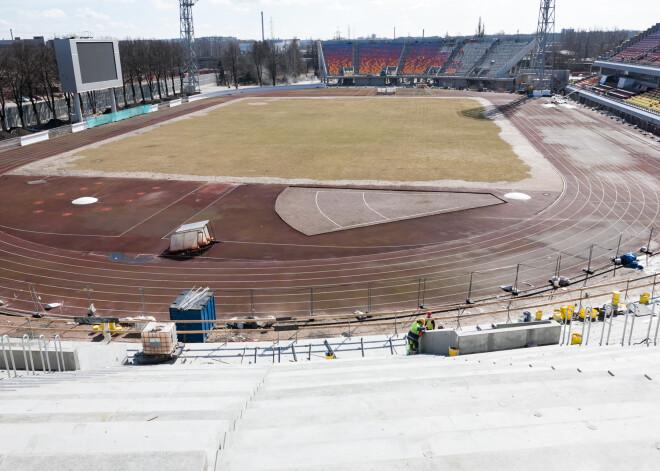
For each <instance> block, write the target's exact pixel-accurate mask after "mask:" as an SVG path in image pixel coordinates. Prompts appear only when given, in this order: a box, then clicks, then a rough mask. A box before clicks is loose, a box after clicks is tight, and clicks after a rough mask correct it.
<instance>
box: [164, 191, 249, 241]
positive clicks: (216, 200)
mask: <svg viewBox="0 0 660 471" xmlns="http://www.w3.org/2000/svg"><path fill="white" fill-rule="evenodd" d="M239 186H240V185H235V186H232V187H231V188H229V189H228V190H227V191H225V192H224V193H222V194H221V195H220V196H218V197H217V198H216V199H215V200H213V201H212V202H211V203H209V204H207V205H206V206H204V207H203V208H202V209H200V210H199V211H197V212H196V213H195V214H193V215H192V216H190V217H189V218H188V219H186V220H185V221H183V224H186V223H187V222H188V221H190V220H191V219H192V218H194V217H195V216H197V215H198V214H199V213H201V212H204V211H206V210H207V209H208V208H209V207H211V206H213V205H214V204H215V203H217V202H218V201H220V200H221V199H222V198H224V197H225V196H227V195H228V194H229V193H231V192H232V191H234V190H235V189H236V188H238V187H239ZM200 188H201V187H200ZM181 225H182V224H179V225H178V226H177V227H176V228H174V229H172V230H171V231H170V232H168V233H167V234H165V235H164V236H163V237H161V240H165V239H167V238H168V237H169V236H170V234H172V233H173V232H174V231H176V230H177V229H178V228H179V227H180V226H181Z"/></svg>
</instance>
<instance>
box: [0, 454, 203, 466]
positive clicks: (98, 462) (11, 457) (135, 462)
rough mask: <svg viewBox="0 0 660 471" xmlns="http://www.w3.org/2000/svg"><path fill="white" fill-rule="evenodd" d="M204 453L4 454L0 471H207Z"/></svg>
mask: <svg viewBox="0 0 660 471" xmlns="http://www.w3.org/2000/svg"><path fill="white" fill-rule="evenodd" d="M208 462H209V460H208V456H207V453H206V452H204V451H171V450H169V451H156V450H151V451H136V452H126V451H121V450H108V451H102V452H97V453H89V452H84V451H76V452H72V453H36V452H35V453H15V452H11V453H6V454H1V453H0V471H16V470H19V469H26V470H27V469H66V470H67V471H89V470H90V469H93V470H95V471H116V470H119V469H120V470H122V471H163V470H168V469H182V470H184V469H185V470H190V471H207V469H208Z"/></svg>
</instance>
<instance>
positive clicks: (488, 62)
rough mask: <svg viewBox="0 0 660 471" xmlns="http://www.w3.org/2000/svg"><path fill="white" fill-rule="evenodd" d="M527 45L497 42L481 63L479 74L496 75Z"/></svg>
mask: <svg viewBox="0 0 660 471" xmlns="http://www.w3.org/2000/svg"><path fill="white" fill-rule="evenodd" d="M526 45H527V43H517V42H497V43H496V44H494V45H493V46H492V47H491V48H490V49H489V50H488V54H487V55H486V57H485V58H484V60H483V61H482V62H481V64H479V67H480V68H481V71H480V73H479V75H482V76H486V77H492V76H494V75H495V74H496V73H497V72H499V71H500V69H502V67H504V66H505V65H506V64H507V63H508V62H509V61H510V60H511V58H512V57H514V56H515V55H516V54H518V52H520V51H521V50H522V48H524V47H525V46H526Z"/></svg>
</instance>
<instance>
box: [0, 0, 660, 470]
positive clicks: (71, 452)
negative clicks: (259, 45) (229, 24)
mask: <svg viewBox="0 0 660 471" xmlns="http://www.w3.org/2000/svg"><path fill="white" fill-rule="evenodd" d="M185 3H186V2H185V1H184V0H182V1H181V9H182V10H181V11H182V13H181V16H182V22H183V21H184V20H183V18H184V16H185V15H184V14H183V11H184V4H185ZM194 3H195V2H191V4H190V5H187V8H192V5H193V4H194ZM547 4H552V10H553V13H552V14H553V16H554V2H547V1H541V10H542V11H543V8H544V5H545V6H546V9H547V7H548V5H547ZM546 13H547V11H546ZM189 21H192V19H191V18H190V19H189ZM553 21H554V19H553ZM547 24H548V21H547V18H546V21H545V26H546V27H547ZM659 28H660V26H659V25H655V26H653V27H651V28H649V29H648V30H646V31H643V32H642V33H640V34H639V35H637V36H635V37H633V38H631V39H630V40H628V41H626V42H625V43H623V44H621V45H619V46H618V47H617V48H616V49H615V50H613V51H611V52H609V53H608V54H606V55H605V56H603V57H600V58H598V59H597V60H596V61H595V62H594V64H593V66H594V67H593V69H592V72H593V73H592V74H591V75H590V76H588V77H584V78H581V79H578V80H570V79H569V74H568V71H558V70H552V69H550V70H547V69H544V67H543V64H541V65H539V57H541V61H543V60H544V57H545V55H546V54H547V52H546V51H545V49H543V50H542V51H541V52H539V48H544V47H545V46H542V44H545V40H544V36H543V35H542V34H540V33H539V34H537V36H536V37H534V38H533V39H530V40H510V39H497V38H493V39H486V38H480V37H473V38H467V39H460V40H455V39H438V38H430V39H419V40H416V41H413V42H396V41H389V40H366V41H358V40H354V41H349V40H330V41H322V42H319V43H318V47H317V50H318V60H319V64H320V67H319V70H320V74H319V81H318V82H316V83H312V84H302V85H279V86H273V87H255V88H247V87H246V88H242V89H240V90H239V89H238V87H237V89H236V90H231V89H229V90H227V89H226V88H224V89H219V87H216V86H209V87H207V88H204V87H202V89H201V93H197V94H190V95H189V96H182V97H181V98H179V99H178V100H173V101H171V102H169V103H161V104H158V105H157V104H154V105H145V106H143V107H140V111H135V110H136V108H132V109H133V110H134V111H133V112H132V113H131V114H132V116H131V117H130V118H129V117H128V116H123V115H122V116H121V118H119V115H120V114H121V113H123V112H124V111H126V110H117V109H115V110H114V111H113V112H112V113H110V114H108V115H101V117H88V118H87V119H86V120H85V119H82V118H83V116H82V113H80V118H81V121H80V123H78V127H79V129H78V128H76V126H77V125H76V124H72V125H71V126H70V128H69V131H68V132H62V133H61V135H58V136H54V135H52V134H53V133H48V132H46V133H45V134H43V133H35V134H34V135H32V136H28V137H27V138H21V139H22V140H23V141H22V142H21V143H17V144H16V145H13V144H11V143H9V144H4V143H0V182H1V183H0V196H1V197H2V201H3V204H2V206H0V302H1V303H0V315H2V318H1V322H0V329H1V330H0V333H1V334H2V335H3V337H2V352H3V355H2V356H0V361H3V363H2V364H0V368H1V369H0V373H1V374H2V380H1V381H0V397H2V398H3V401H1V403H2V406H0V422H2V423H5V424H7V427H6V429H5V430H4V431H2V432H0V437H1V438H2V439H1V440H0V443H4V445H0V470H3V469H34V468H35V467H36V466H41V465H44V464H46V463H50V464H54V465H55V466H56V467H60V468H62V469H78V468H80V469H82V467H83V466H85V468H87V467H88V466H90V465H93V466H96V467H98V468H101V469H117V467H121V469H156V468H159V469H163V468H164V469H204V470H206V469H239V468H240V469H373V468H376V467H378V468H385V469H401V468H406V467H413V466H414V467H419V468H421V469H438V468H443V467H449V466H453V467H458V469H475V468H477V467H480V468H484V469H523V467H524V468H525V469H527V468H528V467H529V466H532V465H534V466H536V467H539V468H540V469H548V470H549V469H557V468H558V467H565V466H572V465H574V464H576V463H577V464H579V465H583V466H593V467H594V469H622V468H626V467H633V466H634V467H635V468H639V469H654V466H655V465H652V463H653V462H657V461H658V459H657V458H658V449H659V448H658V443H660V441H659V440H660V436H659V435H658V432H657V431H656V430H657V428H656V427H655V426H653V423H657V422H656V419H658V418H659V417H660V416H659V415H658V414H659V413H660V410H658V401H657V397H658V396H657V392H658V391H657V379H658V377H659V375H658V372H659V370H658V366H657V359H658V353H657V351H656V350H657V349H655V348H651V347H655V346H656V344H657V336H658V325H659V319H660V313H658V312H657V311H658V309H657V303H658V299H659V298H658V288H657V286H656V276H657V273H658V262H657V259H656V257H655V255H654V254H655V253H656V252H657V251H658V250H659V247H660V244H659V242H658V239H657V232H655V231H657V223H658V220H659V214H660V184H659V180H660V138H659V136H660V114H659V110H660V96H659V95H658V93H659V92H658V90H660V67H659V66H660V56H658V54H659V53H660V52H659V51H660V33H659V31H660V30H659ZM539 29H541V27H539ZM182 31H183V29H182ZM67 41H71V42H70V43H69V44H70V45H68V46H67V47H69V48H74V47H78V48H80V51H84V49H85V47H86V46H85V45H84V44H85V41H87V40H82V41H80V42H76V40H67ZM81 44H82V46H81ZM104 44H112V42H107V43H104ZM110 50H111V51H112V49H110ZM115 50H116V51H118V49H117V48H115ZM68 54H69V56H68V57H70V58H73V57H75V56H76V54H71V51H70V50H69V52H68ZM117 54H118V52H117ZM80 55H81V56H82V55H83V54H82V52H81V54H80ZM539 55H540V56H539ZM58 61H59V57H58ZM72 64H75V62H72ZM76 67H77V69H76ZM108 67H110V66H108ZM539 67H540V68H541V70H544V72H543V73H541V75H540V76H539ZM73 69H76V70H75V73H76V74H79V73H80V71H81V70H82V73H83V75H84V73H85V69H84V65H83V64H82V62H81V63H80V64H79V65H77V66H76V65H72V76H73V74H74V71H73ZM108 70H109V72H108V73H109V74H110V75H112V74H113V73H114V72H113V70H114V69H112V67H110V68H109V69H108ZM119 72H121V71H120V70H119ZM99 73H100V72H99ZM544 74H545V75H544ZM119 76H121V73H119ZM76 77H78V76H77V75H76ZM99 77H100V78H98V79H94V81H97V82H103V83H106V82H105V77H102V76H101V75H99ZM189 77H193V76H192V75H190V76H189ZM544 77H545V78H544ZM119 80H120V81H121V79H119ZM189 80H190V82H189V83H188V85H194V83H193V79H192V78H190V79H189ZM74 82H75V83H74ZM88 83H89V80H88V81H85V80H84V79H83V80H78V78H76V80H73V79H72V83H71V85H70V86H71V87H73V88H76V89H77V90H83V88H84V86H85V85H86V84H88ZM63 84H64V80H63ZM112 86H115V87H117V88H119V87H121V85H112ZM100 88H102V87H99V89H100ZM172 88H173V89H174V82H172ZM183 88H184V83H183V81H182V82H181V91H182V95H183ZM516 92H518V93H516ZM124 93H126V90H125V89H124ZM115 96H116V95H115ZM134 96H136V95H134ZM124 98H125V96H124ZM77 99H78V98H77ZM127 103H128V101H127V100H125V101H124V105H126V104H127ZM77 106H78V107H79V106H80V104H79V103H78V104H77ZM113 106H116V104H114V100H113ZM142 108H144V109H142ZM126 109H127V110H128V107H126ZM78 111H80V110H79V109H78ZM103 116H111V118H107V119H106V120H105V121H102V120H103ZM115 116H116V117H117V119H115ZM124 118H126V119H124ZM200 228H202V229H200ZM190 230H193V231H199V230H201V231H202V232H199V233H198V232H194V240H195V241H196V242H194V243H193V244H192V245H186V244H188V239H185V237H184V236H182V238H179V239H177V237H178V234H183V233H184V232H185V231H190ZM203 231H207V232H203ZM202 233H203V234H205V237H204V240H203V242H202V243H199V241H200V240H201V239H198V234H202ZM182 241H183V242H182ZM178 243H183V245H182V246H181V247H183V249H182V250H181V248H180V247H179V246H177V245H176V244H178ZM175 247H176V248H175ZM630 254H632V255H630ZM632 256H634V258H630V257H632ZM626 257H629V258H626ZM637 262H639V263H637ZM640 263H641V264H642V265H643V266H642V265H640ZM635 268H640V270H636V269H635ZM560 282H561V284H560ZM613 291H614V292H616V293H618V294H616V301H615V299H614V298H611V297H612V292H613ZM209 293H210V294H209ZM621 293H625V294H622V299H621V303H620V302H619V294H621ZM208 296H210V298H209V297H208ZM610 298H611V300H610ZM203 299H206V300H207V301H205V304H203V307H200V308H199V311H200V312H201V313H202V314H201V315H202V317H194V316H193V317H185V312H184V311H187V310H188V309H190V306H191V305H193V304H196V303H200V302H201V301H200V300H203ZM209 299H210V300H211V301H208V300H209ZM637 299H639V301H637ZM623 301H625V303H623ZM626 305H627V307H626ZM200 306H201V305H200ZM210 306H212V310H213V315H212V317H204V315H205V314H204V312H205V310H206V309H209V308H210ZM560 306H561V307H560ZM601 306H602V307H601ZM532 311H536V312H537V314H536V316H537V317H536V320H537V322H530V321H531V316H533V315H532V314H531V312H532ZM427 312H429V315H432V316H433V318H434V319H435V320H436V321H437V322H438V323H439V324H440V325H442V324H444V329H436V330H435V331H429V332H426V333H425V334H424V337H422V341H421V346H420V347H419V348H420V353H421V354H419V355H414V356H407V355H405V352H406V347H408V345H409V344H408V342H409V337H406V334H407V333H408V330H409V328H410V324H411V323H412V322H414V321H415V320H416V319H417V318H419V317H420V315H421V316H425V315H426V313H427ZM592 312H593V315H592V314H591V313H592ZM197 314H199V312H197V311H196V314H194V315H197ZM179 315H181V316H183V317H175V316H179ZM519 316H521V317H520V320H521V322H515V319H516V318H518V317H519ZM85 318H88V319H87V320H85ZM635 319H637V321H636V320H635ZM174 321H176V324H174V323H173V322H174ZM194 321H196V322H194ZM202 321H203V322H202ZM636 322H637V323H636ZM120 323H121V325H122V326H121V327H120V326H119V324H120ZM153 324H158V325H160V327H158V329H160V330H158V329H156V330H153V331H149V330H148V329H149V327H147V326H149V325H151V326H152V327H151V328H154V327H153ZM92 325H94V327H93V328H92V327H91V326H92ZM174 325H176V328H175V331H174V332H175V333H174V337H173V339H174V340H173V342H171V344H170V343H168V344H167V345H169V347H171V349H172V351H173V350H175V348H174V347H175V346H176V344H177V338H176V336H177V332H178V334H179V336H180V338H179V340H181V339H183V341H184V342H185V347H181V349H180V350H179V351H178V353H177V354H176V356H168V355H171V352H170V351H169V350H167V349H165V347H163V350H162V351H161V350H159V349H158V348H160V347H161V341H162V339H163V337H162V336H159V337H158V342H157V345H158V348H156V349H154V350H153V351H151V350H149V348H151V347H153V346H154V345H156V343H154V341H153V340H149V337H150V336H149V335H146V333H147V332H149V333H151V334H153V335H151V337H154V336H155V335H156V334H155V333H156V332H157V331H158V333H157V335H161V333H162V332H165V330H167V329H171V327H172V326H174ZM163 326H166V327H163ZM167 326H169V327H167ZM154 329H155V328H154ZM167 332H168V333H167V335H170V334H169V332H170V331H169V330H168V331H167ZM521 332H523V334H520V333H521ZM449 335H452V336H453V337H451V340H448V339H449V338H450V337H448V336H449ZM483 336H486V337H487V338H486V337H483ZM546 336H549V337H546ZM299 337H300V338H299ZM482 337H483V338H482ZM548 338H550V340H548ZM51 339H52V340H51ZM145 339H146V340H145ZM576 339H577V340H576ZM62 341H64V342H62ZM140 342H142V343H140ZM168 342H169V339H168ZM448 342H449V343H448ZM63 343H64V349H63V348H62V344H63ZM90 345H91V346H90ZM542 345H546V346H544V347H541V346H542ZM537 346H538V348H536V347H537ZM97 347H98V348H97ZM140 347H142V350H141V349H140ZM521 347H535V348H521ZM101 349H105V350H101ZM448 349H449V350H448ZM459 351H460V356H458V352H459ZM150 352H151V356H152V357H157V356H159V355H160V356H161V357H164V356H166V357H167V358H160V360H163V361H165V364H164V365H140V366H138V363H139V362H138V360H139V359H144V357H145V356H147V357H148V356H149V354H150ZM28 359H29V361H28ZM328 360H333V361H328ZM30 365H31V366H30ZM55 365H56V366H55ZM127 365H130V366H127ZM17 370H18V373H17ZM576 370H577V372H576ZM411 384H414V385H415V386H416V387H415V388H411V387H410V385H411ZM425 401H428V402H430V403H432V404H433V406H434V407H433V408H432V410H430V411H429V412H428V414H426V416H423V417H420V416H419V415H418V414H417V412H414V411H413V410H411V409H414V410H415V411H417V410H418V409H419V408H420V404H425ZM424 407H425V406H424ZM10 429H11V430H10ZM106 434H109V435H106ZM104 435H105V436H106V437H107V436H110V437H112V439H111V440H110V441H108V440H107V439H105V438H104ZM55 437H57V438H55ZM559 437H563V438H562V439H558V438H559ZM585 446H586V447H589V448H590V449H589V450H588V451H585V450H584V448H585ZM108 456H110V457H111V458H108ZM539 463H540V464H539Z"/></svg>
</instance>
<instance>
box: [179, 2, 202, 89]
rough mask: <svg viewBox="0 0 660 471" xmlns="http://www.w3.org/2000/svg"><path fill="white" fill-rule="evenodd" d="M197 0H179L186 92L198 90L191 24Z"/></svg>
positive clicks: (193, 35)
mask: <svg viewBox="0 0 660 471" xmlns="http://www.w3.org/2000/svg"><path fill="white" fill-rule="evenodd" d="M195 3H197V0H179V16H180V25H181V26H180V31H181V39H182V40H183V44H184V47H185V49H186V76H187V78H186V80H185V81H184V87H185V89H186V92H188V93H195V92H198V91H199V78H198V77H197V55H196V54H195V27H194V26H193V15H192V7H193V5H194V4H195Z"/></svg>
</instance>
